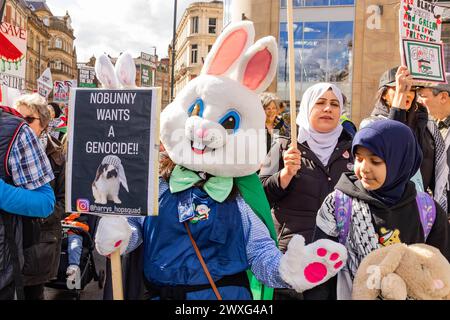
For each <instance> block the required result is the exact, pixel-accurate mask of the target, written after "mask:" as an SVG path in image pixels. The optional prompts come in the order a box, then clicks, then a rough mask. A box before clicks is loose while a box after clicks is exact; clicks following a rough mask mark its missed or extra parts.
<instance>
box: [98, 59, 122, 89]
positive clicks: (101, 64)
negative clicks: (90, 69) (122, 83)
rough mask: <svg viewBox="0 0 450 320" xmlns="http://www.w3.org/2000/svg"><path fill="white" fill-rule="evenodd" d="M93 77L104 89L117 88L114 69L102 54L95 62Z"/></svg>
mask: <svg viewBox="0 0 450 320" xmlns="http://www.w3.org/2000/svg"><path fill="white" fill-rule="evenodd" d="M95 75H96V77H97V79H98V80H99V81H100V83H101V84H102V86H103V87H104V88H105V89H118V88H119V82H118V81H117V78H116V74H115V73H114V67H113V65H112V63H111V60H110V59H109V58H108V56H106V55H105V54H102V55H101V56H100V57H98V59H97V60H96V61H95Z"/></svg>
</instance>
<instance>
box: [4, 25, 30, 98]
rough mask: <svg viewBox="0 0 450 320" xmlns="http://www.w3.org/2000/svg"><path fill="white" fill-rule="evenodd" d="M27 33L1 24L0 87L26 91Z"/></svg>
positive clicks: (15, 27)
mask: <svg viewBox="0 0 450 320" xmlns="http://www.w3.org/2000/svg"><path fill="white" fill-rule="evenodd" d="M26 55H27V31H26V30H25V29H22V28H20V27H17V26H13V25H11V24H9V23H7V22H2V23H1V24H0V85H2V86H6V87H9V88H14V89H18V90H25V70H26V58H25V57H26Z"/></svg>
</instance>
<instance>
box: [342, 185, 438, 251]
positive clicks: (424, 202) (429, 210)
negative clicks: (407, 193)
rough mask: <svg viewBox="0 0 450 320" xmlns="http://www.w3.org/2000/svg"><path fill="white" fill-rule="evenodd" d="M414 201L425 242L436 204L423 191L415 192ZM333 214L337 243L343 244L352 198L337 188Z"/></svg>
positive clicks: (434, 215) (433, 218)
mask: <svg viewBox="0 0 450 320" xmlns="http://www.w3.org/2000/svg"><path fill="white" fill-rule="evenodd" d="M416 202H417V207H418V209H419V214H420V222H421V224H422V228H423V234H424V239H425V242H426V241H427V239H428V236H429V235H430V232H431V228H432V227H433V224H434V221H435V220H436V205H435V203H434V200H433V198H432V197H431V196H430V195H429V194H428V193H425V192H417V196H416ZM334 216H335V218H336V225H337V229H338V232H339V236H338V239H339V243H341V244H342V245H345V242H346V241H347V236H348V232H349V228H350V220H351V216H352V198H351V197H349V196H348V195H346V194H345V193H344V192H342V191H340V190H338V189H336V190H335V205H334Z"/></svg>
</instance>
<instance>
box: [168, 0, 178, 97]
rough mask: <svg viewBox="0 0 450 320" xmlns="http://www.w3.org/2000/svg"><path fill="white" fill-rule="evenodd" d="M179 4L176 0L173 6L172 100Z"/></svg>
mask: <svg viewBox="0 0 450 320" xmlns="http://www.w3.org/2000/svg"><path fill="white" fill-rule="evenodd" d="M177 4H178V0H174V7H173V37H172V78H171V79H170V80H171V81H170V101H172V100H173V86H174V80H175V79H174V78H175V37H176V36H177Z"/></svg>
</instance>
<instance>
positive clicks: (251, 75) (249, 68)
mask: <svg viewBox="0 0 450 320" xmlns="http://www.w3.org/2000/svg"><path fill="white" fill-rule="evenodd" d="M277 64H278V49H277V41H276V40H275V38H274V37H271V36H270V37H265V38H262V39H260V40H258V41H257V42H256V43H255V44H254V45H252V46H251V47H250V48H249V49H248V51H247V52H246V53H245V55H244V58H243V59H242V61H241V62H240V65H239V68H238V74H237V81H239V82H240V83H241V84H243V85H244V86H246V87H247V88H248V89H250V90H252V91H254V92H256V93H258V94H259V93H261V92H263V91H264V90H266V89H267V88H268V87H269V85H270V83H271V82H272V80H273V78H274V76H275V74H276V72H277Z"/></svg>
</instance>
